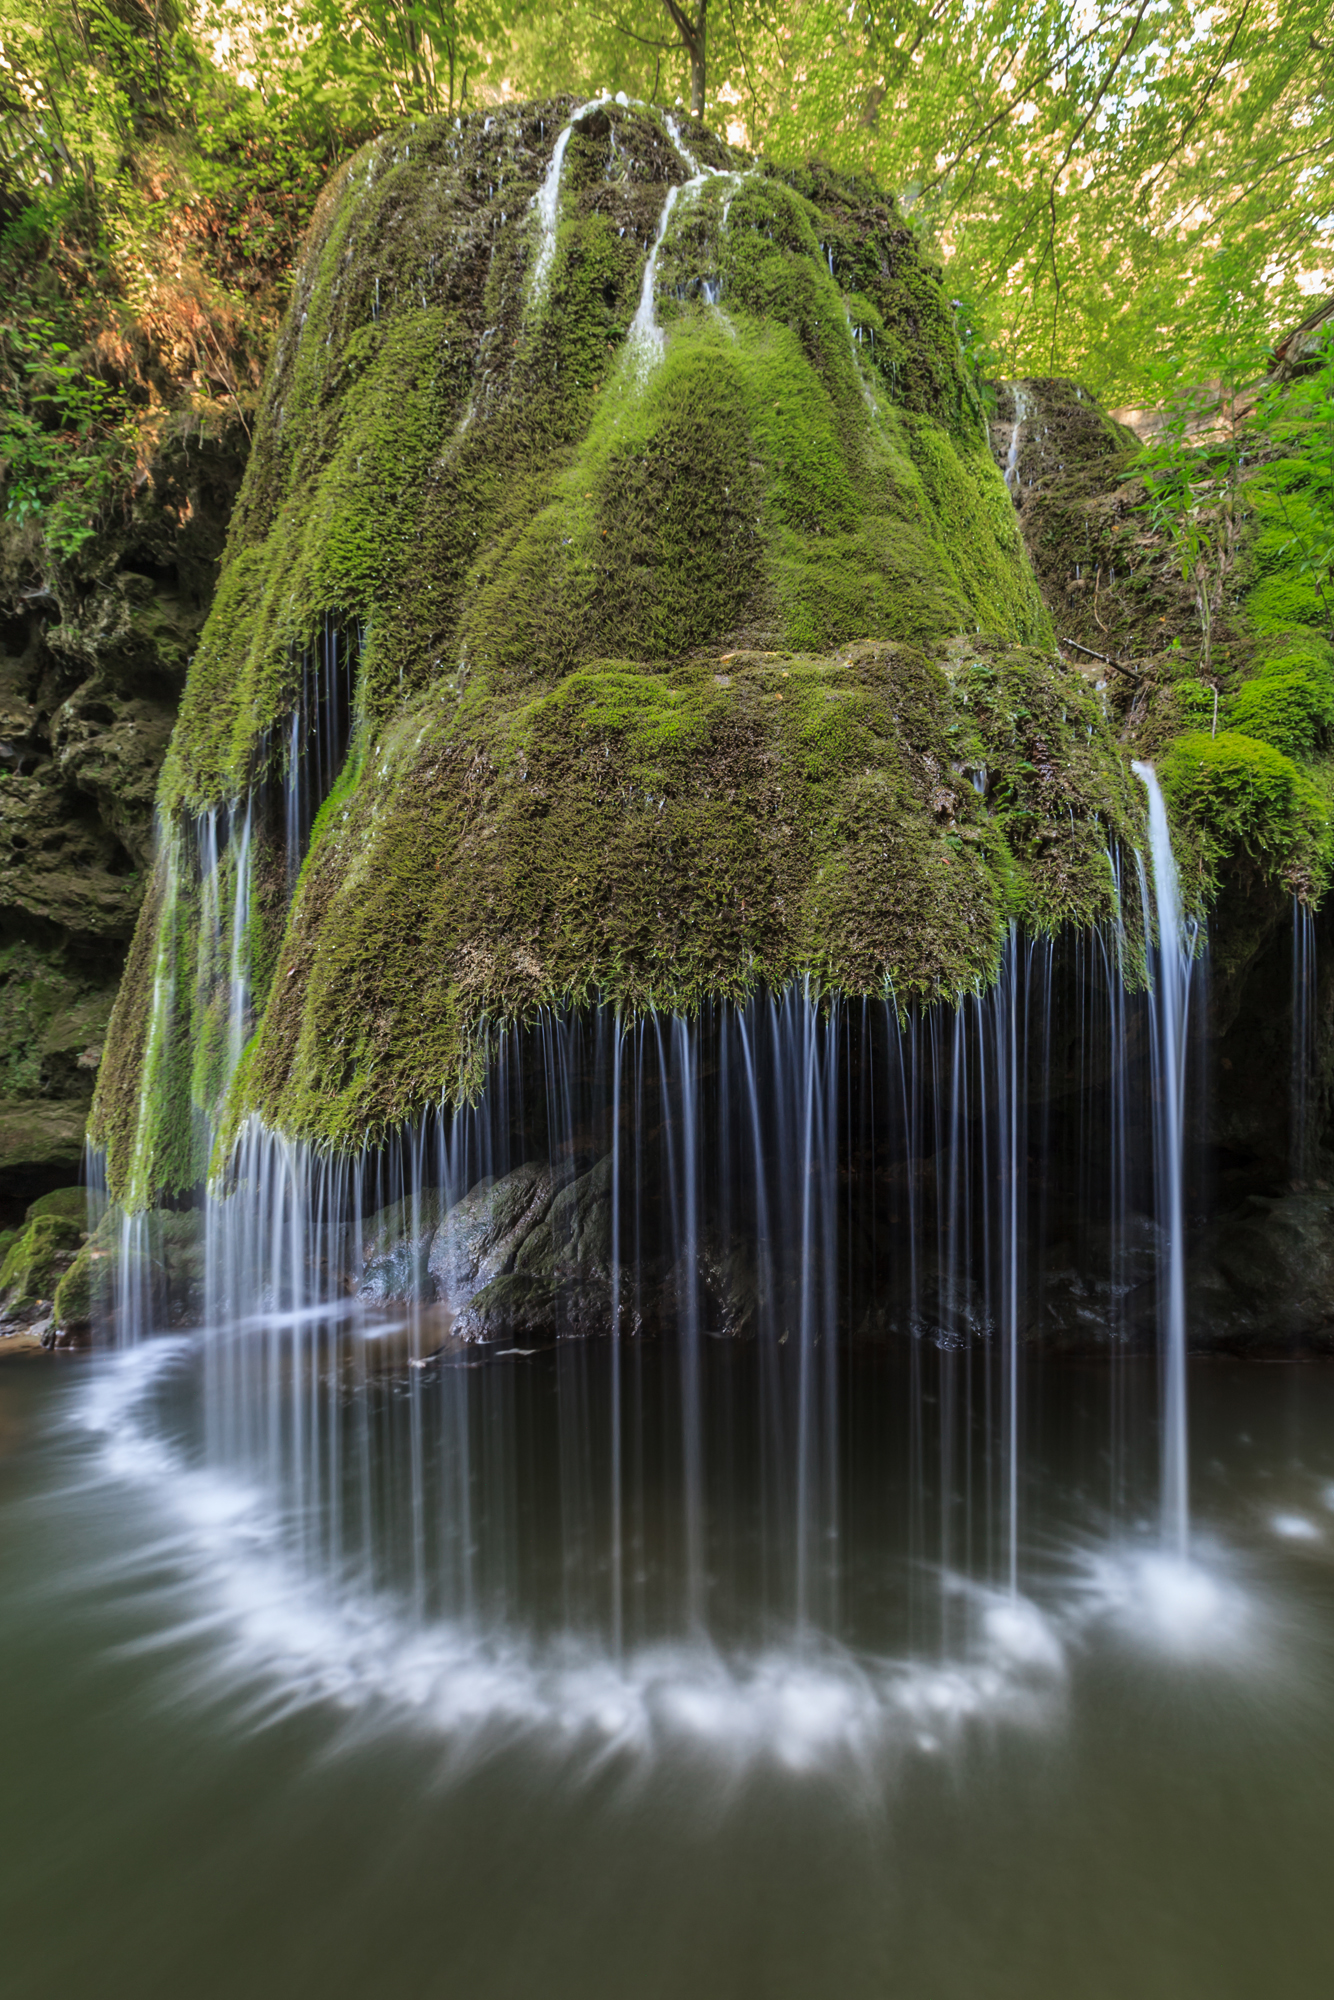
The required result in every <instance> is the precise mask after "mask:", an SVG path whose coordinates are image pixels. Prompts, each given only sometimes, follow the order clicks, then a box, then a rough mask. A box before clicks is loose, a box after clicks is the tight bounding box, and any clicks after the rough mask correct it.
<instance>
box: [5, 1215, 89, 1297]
mask: <svg viewBox="0 0 1334 2000" xmlns="http://www.w3.org/2000/svg"><path fill="white" fill-rule="evenodd" d="M87 1233H88V1190H87V1189H86V1188H81V1187H72V1188H54V1189H52V1190H51V1192H50V1193H49V1194H45V1195H42V1196H40V1197H39V1198H38V1199H37V1200H36V1201H34V1202H33V1203H32V1204H31V1205H30V1207H29V1209H28V1212H27V1215H26V1217H25V1218H24V1224H23V1228H22V1229H21V1230H18V1231H16V1232H13V1233H12V1235H11V1240H10V1243H9V1245H8V1248H7V1249H6V1251H5V1257H4V1263H3V1264H2V1265H0V1324H3V1323H12V1324H19V1325H22V1324H26V1323H29V1322H31V1321H32V1320H34V1319H36V1318H37V1317H38V1316H39V1314H40V1313H42V1312H43V1310H46V1309H49V1308H50V1306H51V1304H52V1301H53V1299H54V1298H55V1294H56V1290H57V1287H58V1286H59V1284H60V1283H61V1281H62V1279H63V1278H64V1276H65V1274H66V1273H67V1272H68V1271H69V1269H70V1267H71V1266H72V1265H73V1263H74V1262H75V1260H76V1257H77V1255H78V1251H79V1246H80V1244H81V1242H82V1241H83V1240H84V1238H85V1237H86V1236H87Z"/></svg>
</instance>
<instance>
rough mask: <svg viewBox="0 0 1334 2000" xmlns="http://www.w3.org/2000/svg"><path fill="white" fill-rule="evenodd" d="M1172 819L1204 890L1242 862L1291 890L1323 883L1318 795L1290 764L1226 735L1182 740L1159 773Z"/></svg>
mask: <svg viewBox="0 0 1334 2000" xmlns="http://www.w3.org/2000/svg"><path fill="white" fill-rule="evenodd" d="M1158 775H1159V778H1160V780H1161V783H1162V787H1163V792H1164V796H1165V797H1166V799H1167V801H1168V803H1169V805H1170V807H1171V808H1172V810H1173V812H1174V814H1176V815H1179V816H1180V817H1181V819H1182V820H1183V821H1185V822H1186V823H1187V824H1188V825H1189V826H1190V827H1191V828H1192V829H1193V830H1194V832H1195V834H1196V836H1197V838H1198V840H1199V843H1200V863H1201V867H1202V870H1203V873H1204V877H1205V886H1206V888H1207V891H1208V893H1210V894H1212V893H1213V891H1214V890H1215V889H1216V887H1217V879H1218V872H1219V869H1220V867H1221V866H1222V864H1223V863H1224V862H1225V861H1226V860H1227V859H1228V858H1229V857H1231V856H1234V855H1237V854H1244V855H1246V856H1248V857H1249V858H1250V859H1251V861H1253V862H1255V863H1257V864H1258V865H1259V866H1260V867H1261V868H1262V869H1263V870H1265V871H1266V872H1267V873H1269V874H1272V875H1274V876H1276V877H1279V878H1281V879H1283V880H1284V881H1286V882H1287V883H1288V884H1289V886H1291V887H1295V888H1301V887H1305V886H1307V885H1308V884H1309V882H1310V881H1311V879H1312V878H1313V877H1314V878H1316V879H1319V880H1321V881H1323V879H1324V877H1325V875H1326V873H1327V871H1328V868H1329V864H1330V858H1331V856H1330V847H1331V823H1330V811H1329V803H1328V799H1327V797H1326V796H1325V793H1324V790H1323V789H1322V787H1321V786H1319V785H1318V784H1317V783H1316V782H1314V780H1313V779H1312V778H1311V777H1310V776H1308V775H1307V774H1306V773H1305V772H1303V771H1302V770H1300V769H1299V768H1298V766H1297V764H1296V763H1295V762H1294V761H1293V759H1292V758H1291V757H1288V756H1285V755H1284V753H1283V752H1282V751H1281V750H1278V749H1275V748H1274V747H1273V746H1272V745H1270V744H1268V743H1262V742H1259V741H1257V740H1256V739H1254V738H1253V737H1249V736H1242V735H1240V734H1238V733H1237V732H1236V731H1233V730H1220V731H1219V733H1218V734H1217V736H1208V735H1205V734H1204V733H1203V732H1200V733H1197V734H1195V735H1191V736H1182V737H1179V738H1178V739H1177V741H1176V742H1175V743H1174V744H1173V745H1172V746H1171V748H1170V750H1169V751H1168V752H1167V754H1166V756H1165V757H1163V758H1162V759H1161V761H1160V763H1159V765H1158Z"/></svg>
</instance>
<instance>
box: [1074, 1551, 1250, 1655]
mask: <svg viewBox="0 0 1334 2000" xmlns="http://www.w3.org/2000/svg"><path fill="white" fill-rule="evenodd" d="M1080 1595H1081V1600H1082V1601H1080V1602H1079V1603H1078V1606H1077V1610H1076V1617H1077V1619H1078V1621H1079V1622H1081V1623H1082V1624H1084V1625H1085V1626H1086V1627H1088V1626H1094V1627H1096V1626H1106V1627H1110V1628H1112V1629H1113V1630H1114V1631H1115V1632H1116V1633H1117V1635H1118V1636H1119V1637H1120V1638H1121V1639H1122V1640H1127V1641H1129V1642H1130V1643H1131V1644H1132V1645H1134V1646H1135V1647H1136V1648H1137V1649H1140V1650H1143V1651H1147V1652H1152V1653H1158V1654H1164V1655H1167V1656H1170V1657H1171V1658H1173V1659H1175V1660H1180V1661H1184V1662H1191V1663H1197V1664H1207V1665H1211V1666H1235V1667H1240V1666H1249V1665H1253V1664H1256V1663H1257V1662H1258V1661H1259V1659H1260V1658H1261V1657H1262V1655H1263V1653H1264V1651H1265V1638H1266V1620H1265V1618H1264V1616H1263V1613H1262V1609H1261V1606H1260V1604H1259V1601H1258V1599H1257V1598H1256V1596H1255V1594H1254V1593H1253V1592H1252V1591H1251V1590H1248V1589H1247V1588H1246V1586H1245V1585H1244V1584H1243V1583H1242V1581H1241V1579H1240V1578H1239V1577H1238V1576H1237V1575H1236V1574H1235V1573H1234V1571H1233V1569H1232V1568H1231V1566H1230V1565H1229V1564H1228V1562H1227V1560H1226V1559H1225V1558H1224V1556H1223V1554H1222V1552H1221V1551H1213V1550H1210V1551H1207V1552H1202V1551H1201V1550H1199V1549H1198V1548H1197V1549H1196V1550H1195V1551H1194V1552H1193V1553H1192V1554H1191V1555H1190V1556H1179V1555H1176V1554H1174V1553H1172V1552H1171V1551H1169V1550H1165V1549H1162V1548H1144V1549H1141V1548H1127V1547H1121V1548H1118V1547H1115V1546H1113V1547H1111V1548H1108V1549H1103V1550H1099V1551H1091V1552H1089V1553H1088V1554H1087V1555H1086V1557H1085V1559H1084V1575H1083V1579H1082V1590H1081V1594H1080Z"/></svg>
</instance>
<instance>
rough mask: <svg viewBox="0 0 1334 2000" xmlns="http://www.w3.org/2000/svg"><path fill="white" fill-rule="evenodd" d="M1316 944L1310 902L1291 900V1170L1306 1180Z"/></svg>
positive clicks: (1313, 918)
mask: <svg viewBox="0 0 1334 2000" xmlns="http://www.w3.org/2000/svg"><path fill="white" fill-rule="evenodd" d="M1315 1030H1316V944H1315V917H1314V915H1313V914H1312V911H1311V906H1310V904H1309V903H1304V902H1302V900H1301V899H1300V897H1297V896H1294V897H1293V899H1292V1084H1291V1111H1290V1120H1289V1128H1288V1155H1289V1172H1290V1173H1291V1175H1292V1178H1293V1180H1294V1181H1296V1182H1298V1183H1304V1182H1305V1181H1306V1179H1307V1176H1308V1174H1309V1172H1310V1166H1311V1134H1310V1118H1311V1088H1312V1083H1313V1080H1314V1074H1315V1055H1316V1051H1315Z"/></svg>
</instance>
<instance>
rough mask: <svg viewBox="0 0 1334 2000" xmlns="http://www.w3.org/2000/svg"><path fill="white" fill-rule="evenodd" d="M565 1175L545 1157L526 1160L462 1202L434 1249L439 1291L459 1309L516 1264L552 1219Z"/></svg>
mask: <svg viewBox="0 0 1334 2000" xmlns="http://www.w3.org/2000/svg"><path fill="white" fill-rule="evenodd" d="M559 1180H560V1176H559V1174H557V1173H553V1171H552V1169H551V1168H550V1166H548V1165H547V1164H546V1163H545V1162H539V1161H536V1160H530V1161H526V1162H525V1163H524V1165H522V1166H519V1167H516V1168H515V1169H514V1171H513V1172H512V1173H508V1174H505V1175H503V1176H502V1177H500V1178H499V1179H497V1178H496V1176H494V1175H487V1176H486V1177H485V1178H484V1179H482V1180H480V1181H478V1182H477V1183H476V1185H475V1186H473V1187H472V1188H470V1189H469V1190H468V1193H467V1194H466V1195H464V1197H463V1199H462V1201H459V1202H456V1203H455V1205H454V1207H453V1208H452V1209H451V1210H450V1211H449V1214H448V1215H447V1216H446V1217H445V1219H444V1221H443V1222H442V1223H441V1225H440V1228H439V1230H438V1231H437V1233H436V1237H435V1241H434V1242H433V1243H432V1245H431V1251H430V1262H429V1268H430V1275H431V1278H432V1281H433V1283H434V1287H435V1292H434V1295H435V1296H436V1297H438V1298H441V1299H443V1300H444V1301H445V1302H446V1303H447V1304H449V1305H452V1306H453V1307H454V1308H455V1309H456V1310H458V1309H459V1308H461V1307H463V1306H465V1305H466V1304H467V1303H468V1301H469V1300H470V1299H471V1298H472V1297H473V1296H474V1294H476V1293H477V1292H479V1291H481V1290H482V1289H483V1288H484V1287H485V1286H487V1285H488V1284H490V1283H491V1282H492V1281H493V1280H494V1279H496V1278H499V1277H501V1276H502V1275H504V1274H505V1273H506V1272H508V1271H510V1270H512V1269H513V1266H514V1263H515V1260H516V1258H517V1257H518V1256H519V1254H520V1252H521V1251H523V1250H524V1249H525V1247H526V1245H527V1243H528V1241H529V1239H530V1238H531V1237H532V1236H533V1235H534V1233H535V1232H536V1231H538V1230H539V1229H541V1228H542V1226H543V1225H544V1224H545V1223H546V1222H547V1218H548V1216H549V1214H550V1211H551V1206H552V1202H553V1200H554V1199H555V1196H556V1192H557V1188H558V1185H559Z"/></svg>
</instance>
